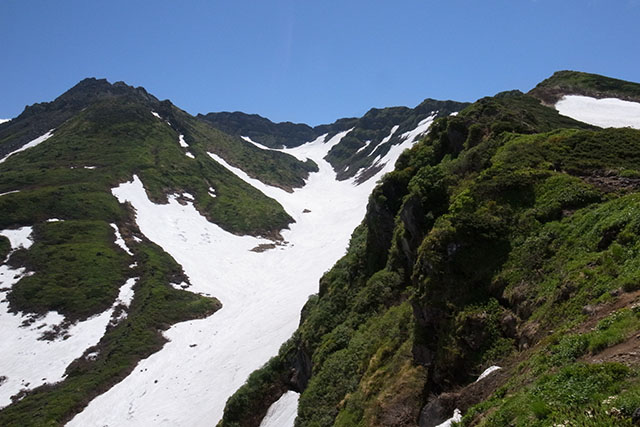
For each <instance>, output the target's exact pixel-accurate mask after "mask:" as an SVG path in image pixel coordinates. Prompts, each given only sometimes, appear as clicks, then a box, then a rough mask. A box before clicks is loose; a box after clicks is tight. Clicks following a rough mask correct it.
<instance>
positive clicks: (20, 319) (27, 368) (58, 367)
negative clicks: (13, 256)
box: [0, 227, 135, 408]
mask: <svg viewBox="0 0 640 427" xmlns="http://www.w3.org/2000/svg"><path fill="white" fill-rule="evenodd" d="M23 228H30V227H23ZM13 231H15V230H4V231H1V232H0V234H2V235H5V236H7V234H9V235H10V236H12V235H13V233H12V232H13ZM16 243H17V244H16ZM20 246H23V242H22V241H20V239H19V240H18V241H17V242H16V241H12V248H14V249H16V248H18V247H20ZM30 274H32V273H26V272H25V269H24V268H18V269H15V270H14V269H12V268H11V267H9V266H7V265H0V289H4V290H3V291H0V354H2V357H1V358H0V376H4V377H6V378H7V379H6V381H5V382H3V383H2V384H0V408H2V407H4V406H7V405H9V404H10V403H11V396H13V395H15V394H17V393H18V392H20V390H23V389H27V390H28V389H33V388H36V387H38V386H40V385H42V384H45V383H55V382H58V381H61V380H62V379H64V373H65V370H66V368H67V366H69V364H70V363H71V362H72V361H74V360H75V359H77V358H78V357H80V356H82V354H83V353H84V351H85V350H86V349H87V348H89V347H92V346H94V345H95V344H97V343H98V341H100V338H102V336H103V335H104V332H105V330H106V327H107V325H108V324H109V321H110V319H111V316H112V313H113V307H111V308H109V309H108V310H106V311H105V312H103V313H101V314H98V315H96V316H93V317H91V318H89V319H87V320H85V321H82V322H76V323H75V324H73V325H71V326H70V327H69V328H68V329H67V330H66V333H65V334H64V336H65V337H66V338H64V337H58V338H56V339H55V340H52V341H49V340H42V339H40V338H41V337H42V335H43V333H44V332H47V331H52V330H55V328H56V327H59V326H61V324H63V322H64V320H65V319H64V316H62V315H61V314H59V313H57V312H49V313H47V314H46V315H44V316H40V317H37V318H35V317H34V316H33V315H25V314H23V313H18V314H13V313H10V312H9V302H8V301H7V299H6V296H7V294H8V292H9V291H10V290H11V288H12V287H13V285H15V284H16V283H18V282H19V281H20V279H22V278H23V277H26V276H28V275H30ZM130 280H132V279H130ZM130 280H128V281H127V282H126V283H125V284H124V285H123V286H122V288H121V290H120V295H119V300H118V301H122V303H127V302H130V297H131V295H130V293H131V291H130V288H131V287H132V286H133V284H132V283H130ZM133 280H135V279H133ZM134 283H135V282H134ZM118 301H117V302H118ZM114 306H115V304H114Z"/></svg>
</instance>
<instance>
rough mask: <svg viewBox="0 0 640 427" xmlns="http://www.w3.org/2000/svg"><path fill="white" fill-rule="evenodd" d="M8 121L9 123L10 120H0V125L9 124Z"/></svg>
mask: <svg viewBox="0 0 640 427" xmlns="http://www.w3.org/2000/svg"><path fill="white" fill-rule="evenodd" d="M10 121H11V119H0V125H1V124H2V123H6V122H10Z"/></svg>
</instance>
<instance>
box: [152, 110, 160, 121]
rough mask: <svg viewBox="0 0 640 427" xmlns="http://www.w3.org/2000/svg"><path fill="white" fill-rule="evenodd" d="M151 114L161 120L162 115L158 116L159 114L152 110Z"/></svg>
mask: <svg viewBox="0 0 640 427" xmlns="http://www.w3.org/2000/svg"><path fill="white" fill-rule="evenodd" d="M151 114H153V115H154V116H156V117H157V118H159V119H160V120H162V117H160V114H158V113H156V112H155V111H152V112H151Z"/></svg>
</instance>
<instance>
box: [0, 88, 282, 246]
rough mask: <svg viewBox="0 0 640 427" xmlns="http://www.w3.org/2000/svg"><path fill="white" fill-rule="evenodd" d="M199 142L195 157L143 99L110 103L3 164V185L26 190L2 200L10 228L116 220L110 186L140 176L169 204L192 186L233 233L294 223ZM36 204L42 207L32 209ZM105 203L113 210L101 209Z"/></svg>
mask: <svg viewBox="0 0 640 427" xmlns="http://www.w3.org/2000/svg"><path fill="white" fill-rule="evenodd" d="M198 148H199V147H196V148H194V150H193V151H194V154H195V155H196V158H195V159H190V158H188V157H187V156H186V155H185V154H184V149H182V148H181V147H180V146H179V145H178V134H177V133H176V132H175V131H174V130H173V129H172V128H171V127H170V126H169V125H167V124H166V123H165V122H163V121H161V120H158V119H156V118H155V117H154V116H152V115H151V113H150V111H149V110H148V109H147V108H146V107H145V106H144V105H142V104H140V103H137V102H129V101H127V100H123V99H110V100H107V101H103V102H101V103H99V104H97V105H94V106H92V107H90V108H88V109H87V110H85V111H83V112H82V113H81V114H80V115H78V116H77V117H76V118H75V119H73V120H71V121H69V122H67V123H66V124H65V125H63V126H62V127H60V128H59V129H58V130H57V131H56V134H55V135H54V136H53V137H52V138H51V139H49V140H48V141H46V143H44V144H42V145H40V146H38V147H35V148H33V149H30V150H27V151H26V152H24V153H20V154H17V155H15V157H12V158H11V159H10V160H8V161H6V162H5V163H4V164H2V166H1V170H2V172H3V173H2V176H1V177H0V188H2V189H8V190H14V189H21V190H23V191H22V192H21V193H15V194H11V195H10V196H12V197H11V199H10V200H9V199H6V198H5V197H3V198H2V199H0V203H2V204H5V203H6V204H9V203H10V204H11V205H14V206H18V208H19V209H18V211H17V212H13V213H12V214H11V215H12V216H11V217H10V218H7V217H5V218H3V221H2V222H3V223H4V224H3V226H8V225H11V224H15V225H19V224H32V223H34V222H35V221H41V220H43V219H45V218H48V217H60V218H65V219H69V218H100V219H105V220H110V221H113V220H117V217H116V215H115V212H114V209H116V208H117V202H116V201H115V199H114V198H113V197H112V196H111V195H110V189H111V188H112V187H114V186H116V185H118V184H119V183H121V182H123V181H126V180H129V179H131V176H132V175H133V174H138V175H139V176H140V177H141V179H142V181H143V183H144V184H145V188H146V189H147V192H148V193H149V196H150V198H151V199H152V200H154V201H156V202H165V201H166V194H167V193H173V192H182V191H187V192H190V193H191V194H193V195H194V196H195V198H196V207H197V208H198V209H199V210H200V211H201V212H202V213H203V214H205V215H206V216H207V217H208V218H209V219H211V220H213V221H214V222H215V223H217V224H218V225H220V226H221V227H223V228H225V229H226V230H228V231H231V232H234V233H248V234H268V233H273V232H275V231H277V230H280V229H281V228H283V227H286V226H287V224H288V223H289V222H290V221H291V218H290V217H289V216H288V215H287V214H286V213H285V212H284V211H283V209H282V207H281V206H280V205H279V204H278V203H277V202H275V201H274V200H272V199H270V198H267V197H266V196H264V195H263V194H262V193H260V192H259V191H257V190H255V189H254V188H253V187H251V186H249V185H248V184H245V183H244V182H242V181H241V180H239V179H238V178H237V177H235V176H234V175H233V174H231V173H230V172H228V171H227V170H226V169H225V168H224V167H222V166H220V165H218V164H217V163H216V162H214V161H213V160H212V159H210V158H209V157H208V156H207V155H206V153H205V152H204V149H198ZM84 166H96V167H97V169H95V170H87V169H84V168H83V167H84ZM71 168H73V169H71ZM43 184H44V185H46V186H43ZM210 187H213V188H215V189H216V194H217V197H216V198H215V199H213V198H211V197H210V196H209V195H208V192H209V188H210ZM8 190H7V191H8ZM24 190H31V191H24ZM53 195H55V196H56V197H50V196H53ZM42 204H45V205H42ZM36 205H42V207H41V208H36V209H33V207H36ZM47 205H48V206H47ZM103 206H106V207H108V210H107V211H106V212H104V213H101V212H100V210H101V209H102V208H103ZM109 212H112V214H111V215H110V214H109Z"/></svg>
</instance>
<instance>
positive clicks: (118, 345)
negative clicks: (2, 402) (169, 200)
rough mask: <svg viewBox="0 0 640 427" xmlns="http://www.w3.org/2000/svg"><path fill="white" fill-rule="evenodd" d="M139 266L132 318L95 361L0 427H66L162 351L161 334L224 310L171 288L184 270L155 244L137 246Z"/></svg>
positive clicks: (19, 407) (80, 362)
mask: <svg viewBox="0 0 640 427" xmlns="http://www.w3.org/2000/svg"><path fill="white" fill-rule="evenodd" d="M136 259H137V261H138V263H139V266H138V267H137V271H135V273H136V275H139V276H140V280H139V281H138V283H137V285H136V286H135V296H134V299H133V301H132V303H131V306H130V308H129V310H128V316H127V318H126V319H125V320H123V321H122V322H121V323H119V324H118V325H117V326H116V327H115V328H112V329H108V330H107V332H106V334H105V335H104V337H103V338H102V339H101V340H100V342H99V343H98V344H97V345H96V346H95V347H93V348H90V349H87V351H86V353H87V354H88V353H89V352H92V351H98V356H97V357H96V358H95V359H92V360H87V359H85V358H80V359H77V360H76V361H75V362H74V363H72V364H71V365H70V366H69V367H68V368H67V372H66V374H67V377H66V378H65V379H64V380H63V381H62V382H60V383H57V384H52V385H45V386H42V387H38V388H37V389H35V390H33V391H31V392H29V393H28V394H27V395H26V396H25V397H24V398H23V399H22V400H20V401H18V402H16V403H14V404H12V405H10V406H8V407H6V408H4V409H3V410H2V411H0V425H3V426H7V427H12V426H15V427H23V426H43V425H63V424H64V423H65V422H67V421H68V420H70V419H71V417H72V416H73V415H74V414H76V413H78V412H80V411H81V410H82V409H83V408H84V407H85V406H86V405H87V404H88V403H89V401H90V400H91V399H93V398H94V397H96V396H97V395H99V394H101V393H103V392H104V391H106V390H108V389H109V388H110V387H111V386H113V385H114V384H116V383H118V382H119V381H121V380H122V379H124V378H125V377H126V376H127V375H128V374H129V373H130V372H131V370H132V369H133V368H134V367H135V365H136V364H137V363H138V361H139V360H141V359H143V358H145V357H148V356H150V355H151V354H152V353H154V352H156V351H158V350H159V349H160V348H161V347H162V346H163V345H164V343H165V341H166V339H165V338H164V337H163V336H162V335H161V334H160V331H161V330H164V329H167V328H168V327H169V325H171V324H174V323H176V322H181V321H185V320H189V319H194V318H201V317H204V316H208V315H211V314H212V313H213V312H215V311H216V310H217V309H219V308H220V307H221V305H220V303H219V302H218V301H217V300H215V299H213V298H206V297H202V296H199V295H195V294H192V293H190V292H186V291H182V290H177V289H174V288H173V287H171V286H170V285H169V283H170V281H171V280H173V277H174V276H175V275H176V274H181V268H180V266H179V265H178V264H176V262H175V261H174V260H173V259H172V258H171V257H170V256H168V255H167V254H166V253H164V252H163V251H162V249H160V248H159V247H158V246H156V245H153V244H147V243H142V244H138V245H137V246H136Z"/></svg>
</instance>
